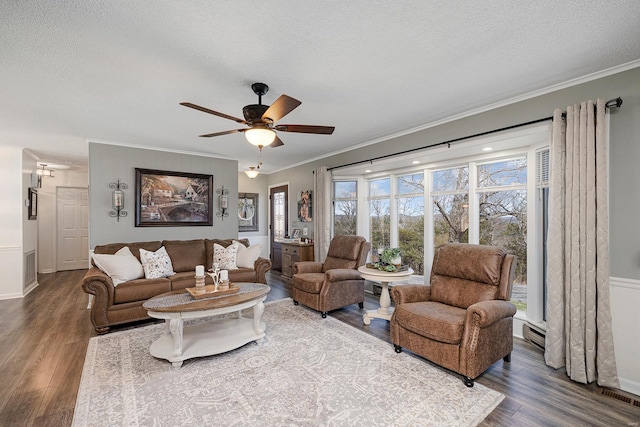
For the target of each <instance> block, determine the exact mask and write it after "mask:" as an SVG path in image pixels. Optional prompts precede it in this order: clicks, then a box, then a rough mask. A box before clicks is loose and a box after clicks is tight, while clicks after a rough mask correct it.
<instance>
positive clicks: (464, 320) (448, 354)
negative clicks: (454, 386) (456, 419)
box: [390, 243, 516, 387]
mask: <svg viewBox="0 0 640 427" xmlns="http://www.w3.org/2000/svg"><path fill="white" fill-rule="evenodd" d="M515 268H516V257H515V256H514V255H510V254H507V253H506V252H505V251H504V250H502V249H500V248H496V247H494V246H483V245H471V244H464V243H450V244H447V245H444V246H442V247H441V248H440V249H439V250H438V251H437V252H436V254H435V256H434V257H433V266H432V268H431V276H430V284H429V285H426V286H425V285H402V286H395V287H393V289H392V290H391V296H392V298H393V300H394V302H395V311H394V312H393V316H392V317H391V325H390V334H391V341H392V342H393V344H394V346H395V350H396V353H400V352H401V351H402V348H403V347H404V348H406V349H408V350H410V351H412V352H414V353H416V354H418V355H420V356H422V357H424V358H426V359H428V360H430V361H432V362H434V363H436V364H438V365H441V366H443V367H445V368H447V369H450V370H452V371H455V372H457V373H459V374H462V375H463V376H464V383H465V384H466V385H467V387H473V383H474V380H475V379H476V378H477V377H478V376H479V375H480V374H482V373H483V372H484V371H485V370H487V368H489V366H491V365H493V364H494V363H495V362H497V361H498V360H500V359H501V358H502V359H503V360H504V361H505V362H510V361H511V351H512V350H513V316H514V314H516V307H515V306H514V305H513V304H512V303H511V302H509V299H510V298H511V286H512V282H513V277H514V273H515Z"/></svg>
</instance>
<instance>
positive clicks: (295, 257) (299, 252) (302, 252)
mask: <svg viewBox="0 0 640 427" xmlns="http://www.w3.org/2000/svg"><path fill="white" fill-rule="evenodd" d="M298 261H313V243H285V242H282V277H284V278H285V279H291V278H292V277H293V264H295V263H296V262H298Z"/></svg>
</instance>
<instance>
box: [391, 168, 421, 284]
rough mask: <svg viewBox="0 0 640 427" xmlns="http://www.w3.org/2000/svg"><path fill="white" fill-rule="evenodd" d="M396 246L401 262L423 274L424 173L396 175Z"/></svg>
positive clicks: (416, 272) (418, 273)
mask: <svg viewBox="0 0 640 427" xmlns="http://www.w3.org/2000/svg"><path fill="white" fill-rule="evenodd" d="M396 185H397V191H396V194H397V197H396V200H397V207H398V247H399V248H400V253H401V254H402V263H403V264H408V265H409V266H410V267H411V268H412V269H413V271H414V272H415V274H417V275H420V276H422V275H423V274H424V173H423V172H420V173H415V174H411V175H400V176H398V177H396Z"/></svg>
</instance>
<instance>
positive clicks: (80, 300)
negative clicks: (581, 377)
mask: <svg viewBox="0 0 640 427" xmlns="http://www.w3.org/2000/svg"><path fill="white" fill-rule="evenodd" d="M85 272H86V270H76V271H69V272H60V273H54V274H44V275H39V276H38V281H39V283H40V285H39V287H38V288H36V289H35V290H34V291H33V292H32V293H31V294H29V295H27V296H26V297H25V298H23V299H16V300H7V301H0V372H1V373H2V377H3V380H2V386H0V425H2V426H4V425H37V426H40V425H47V426H70V425H71V423H72V420H73V411H74V406H75V400H76V396H77V392H78V387H79V384H80V378H81V375H82V368H83V365H84V357H85V353H86V349H87V345H88V341H89V338H91V337H92V336H95V335H96V333H95V331H94V330H93V327H92V326H91V322H90V320H89V311H88V310H86V305H87V294H85V293H84V292H83V291H82V289H81V287H80V281H81V279H82V277H83V275H84V273H85ZM267 281H268V284H269V286H271V292H270V293H269V295H268V296H267V301H274V300H278V299H282V298H286V297H289V296H290V294H291V282H290V281H285V280H281V278H280V274H279V273H278V272H270V273H267ZM378 301H379V296H377V295H372V294H366V295H365V303H364V306H365V307H364V309H359V308H358V306H357V304H354V305H352V306H349V307H345V308H343V309H340V310H335V311H333V312H330V313H329V316H332V317H334V318H336V319H338V320H340V321H342V322H345V323H347V324H349V325H351V326H353V327H355V328H359V329H361V330H363V331H365V332H367V333H369V334H371V335H374V336H376V337H378V338H379V339H381V340H384V341H386V342H389V322H387V321H384V320H381V319H373V320H372V322H371V324H370V325H368V326H367V325H364V324H363V322H362V315H363V314H364V312H365V310H369V309H374V308H377V307H378ZM318 316H320V313H318ZM158 322H159V321H157V320H149V321H144V322H137V323H135V324H132V325H126V326H122V327H118V328H114V330H124V329H130V328H136V327H139V326H144V325H148V324H151V323H158ZM389 345H391V344H389ZM416 357H418V358H419V356H416ZM420 359H421V360H422V361H423V362H424V363H425V364H430V363H431V362H428V361H426V360H425V359H422V358H420ZM461 381H462V379H461ZM476 382H477V383H478V384H482V385H484V386H486V387H489V388H491V389H493V390H496V391H499V392H501V393H503V394H504V395H505V399H504V400H503V401H502V402H501V403H500V405H498V407H497V408H496V409H495V410H494V411H493V412H492V413H491V414H489V416H487V418H486V419H485V420H484V421H483V422H482V423H481V424H480V425H481V426H540V425H553V426H555V425H571V426H573V425H580V426H583V425H584V426H618V425H619V426H631V425H639V424H640V408H637V407H634V406H632V405H629V404H626V403H624V402H621V401H619V400H616V399H613V398H610V397H606V396H602V395H600V394H598V390H599V387H598V386H597V385H595V384H591V385H583V384H579V383H575V382H573V381H571V380H570V379H569V378H568V377H567V375H566V372H565V371H564V369H559V370H555V369H553V368H550V367H548V366H546V365H545V363H544V357H543V355H542V352H541V351H540V350H538V349H537V348H535V347H534V346H533V345H531V344H529V343H527V342H525V341H522V340H518V339H516V340H515V341H514V351H513V353H512V358H511V363H505V362H502V361H499V362H497V363H495V364H494V365H493V366H491V367H490V368H489V369H488V370H487V371H486V372H485V373H484V374H483V375H481V376H480V377H479V378H478V379H477V381H476ZM639 399H640V398H639Z"/></svg>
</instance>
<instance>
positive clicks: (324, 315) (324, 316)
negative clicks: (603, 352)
mask: <svg viewBox="0 0 640 427" xmlns="http://www.w3.org/2000/svg"><path fill="white" fill-rule="evenodd" d="M322 318H323V319H326V318H327V312H326V311H323V312H322Z"/></svg>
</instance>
